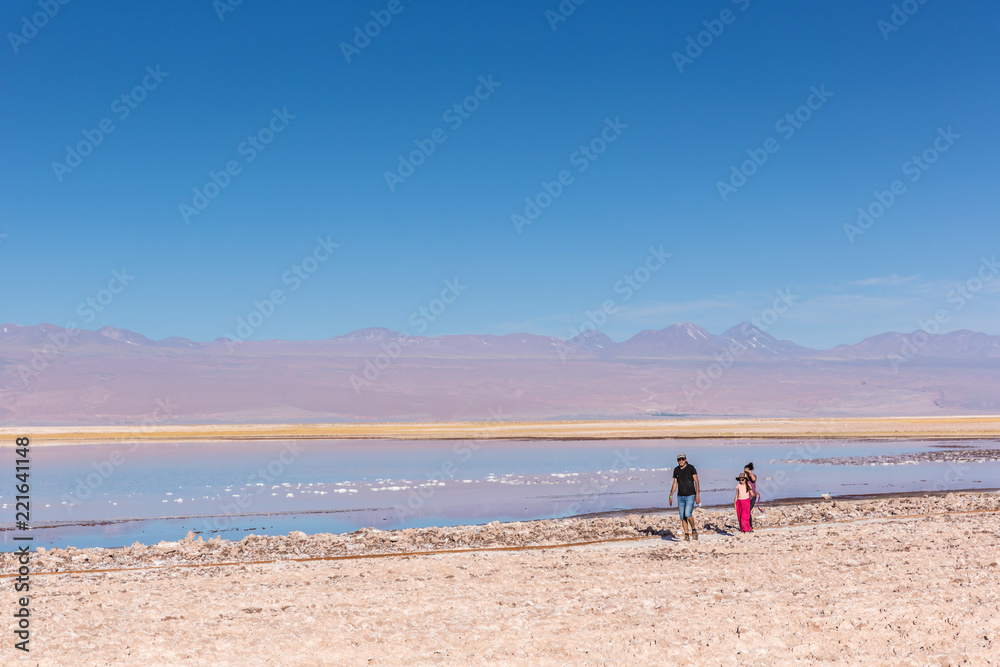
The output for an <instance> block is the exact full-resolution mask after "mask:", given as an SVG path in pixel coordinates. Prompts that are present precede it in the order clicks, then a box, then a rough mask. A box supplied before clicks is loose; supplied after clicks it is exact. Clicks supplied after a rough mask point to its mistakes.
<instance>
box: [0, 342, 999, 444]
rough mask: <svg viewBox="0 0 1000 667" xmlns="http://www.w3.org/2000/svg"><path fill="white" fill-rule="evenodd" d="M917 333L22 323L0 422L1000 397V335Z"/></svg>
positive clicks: (1, 349)
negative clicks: (828, 339)
mask: <svg viewBox="0 0 1000 667" xmlns="http://www.w3.org/2000/svg"><path fill="white" fill-rule="evenodd" d="M913 340H920V337H919V336H917V335H915V334H910V335H907V336H904V335H902V334H892V333H890V334H882V335H880V336H874V337H872V338H869V339H866V340H865V341H861V342H860V343H858V344H856V345H853V346H841V347H838V348H834V349H833V350H829V351H814V350H809V349H808V348H803V347H801V346H799V345H796V344H795V343H792V342H789V341H779V340H777V339H775V338H774V337H772V336H770V335H769V334H767V333H766V332H763V331H761V330H760V329H758V328H756V327H754V326H753V325H750V324H742V325H737V327H734V328H733V329H730V330H729V331H727V332H725V333H724V334H722V335H720V336H715V335H713V334H710V333H708V332H706V331H705V330H704V329H701V328H700V327H696V326H695V325H691V324H678V325H672V326H670V327H667V328H665V329H663V330H660V331H647V332H642V333H641V334H638V335H636V336H635V337H633V338H632V339H630V340H628V341H625V342H622V343H615V342H614V341H612V340H611V339H610V338H608V337H607V336H604V335H603V334H597V333H594V332H587V334H586V335H583V334H581V336H578V337H577V338H576V339H574V340H572V341H569V342H564V341H561V340H559V339H557V338H551V337H546V336H536V335H532V334H509V335H506V336H492V335H477V336H440V337H435V338H429V337H409V336H407V335H405V334H403V333H399V332H394V331H391V330H389V329H366V330H362V331H359V332H353V333H351V334H347V335H344V336H338V337H334V338H330V339H326V340H319V341H281V340H269V341H247V342H239V343H233V342H232V341H227V340H225V339H217V340H215V341H211V342H197V341H188V340H186V339H181V338H170V339H164V340H159V341H153V340H150V339H148V338H146V337H145V336H142V335H141V334H136V333H134V332H131V331H128V330H126V329H115V328H112V327H104V328H102V329H100V330H98V331H86V330H79V331H77V332H68V331H66V330H65V329H62V328H60V327H57V326H54V325H51V324H42V325H35V326H18V325H12V324H7V325H3V326H0V424H2V425H20V424H24V425H30V424H34V425H39V424H126V423H132V424H139V423H142V422H144V421H145V422H147V423H149V422H152V423H185V422H190V423H214V422H233V423H248V422H303V421H399V420H432V421H440V420H474V419H483V420H489V419H492V418H494V417H493V415H496V414H503V415H504V416H505V418H508V419H535V420H538V419H543V420H544V419H560V418H588V417H598V418H605V417H607V418H636V417H644V416H662V415H679V416H685V415H689V416H775V417H781V416H787V417H794V416H891V415H898V416H908V415H942V414H956V415H960V414H983V413H991V414H995V413H997V412H1000V355H998V354H997V352H996V350H997V349H1000V337H997V336H989V335H987V334H979V333H973V332H965V331H958V332H952V333H949V334H945V335H930V336H927V342H925V343H923V344H921V345H920V346H919V347H915V348H914V353H913V354H912V355H910V356H908V357H901V356H898V353H899V351H900V350H905V348H904V347H903V345H904V344H905V343H906V342H907V341H913ZM734 346H736V347H734ZM734 349H736V350H738V351H739V350H743V351H742V352H741V353H740V354H738V355H734V354H732V350H734ZM567 351H569V352H567ZM904 354H905V352H904ZM894 355H895V356H894ZM893 358H895V362H892V361H891V359H893ZM164 406H167V407H164Z"/></svg>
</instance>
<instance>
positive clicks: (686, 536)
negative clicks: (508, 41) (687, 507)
mask: <svg viewBox="0 0 1000 667" xmlns="http://www.w3.org/2000/svg"><path fill="white" fill-rule="evenodd" d="M684 541H685V542H690V541H691V536H690V535H688V534H687V533H684Z"/></svg>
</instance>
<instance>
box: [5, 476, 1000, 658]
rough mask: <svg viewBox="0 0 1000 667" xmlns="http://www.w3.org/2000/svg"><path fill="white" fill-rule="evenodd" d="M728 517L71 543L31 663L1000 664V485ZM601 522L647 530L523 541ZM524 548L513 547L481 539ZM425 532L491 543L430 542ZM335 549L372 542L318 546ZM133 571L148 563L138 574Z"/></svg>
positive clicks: (43, 602) (607, 527)
mask: <svg viewBox="0 0 1000 667" xmlns="http://www.w3.org/2000/svg"><path fill="white" fill-rule="evenodd" d="M731 515H732V511H731V510H709V511H706V510H697V511H696V517H697V518H698V522H699V525H700V531H701V536H702V539H701V540H699V541H697V542H679V541H675V539H674V536H673V530H675V529H676V528H677V519H676V515H674V514H672V513H667V514H664V515H646V516H636V515H616V516H611V517H594V518H578V519H565V520H553V521H545V522H530V523H518V524H498V523H493V524H489V525H487V526H476V527H459V528H453V529H439V528H427V529H408V530H405V531H391V532H387V531H359V532H357V533H352V534H350V535H346V536H343V535H341V536H333V535H315V536H305V535H301V534H293V535H289V536H284V537H259V536H248V537H247V538H246V539H244V540H242V541H241V542H225V541H220V540H210V541H202V540H200V539H187V540H184V541H183V542H174V543H163V544H160V545H154V546H151V547H145V546H141V545H136V546H135V547H132V548H129V549H122V550H57V551H54V552H50V553H46V554H38V555H37V556H36V558H37V562H36V565H35V567H36V568H37V569H39V570H41V571H53V570H56V569H62V570H66V569H72V570H83V571H75V572H65V573H62V574H50V575H38V576H36V577H35V578H34V579H33V584H32V585H33V592H34V596H33V598H32V600H33V602H32V604H33V610H32V619H33V626H32V628H33V635H32V642H33V643H32V653H31V657H32V659H33V662H36V663H37V664H39V665H61V664H67V662H72V663H73V664H140V663H141V664H190V665H219V664H234V665H235V664H239V665H264V664H283V665H340V664H385V665H396V664H437V663H444V664H487V663H493V662H501V661H502V662H505V663H507V664H519V665H520V664H523V665H539V664H541V665H557V664H691V665H695V664H697V665H703V664H709V665H712V664H741V665H793V664H812V663H816V662H823V661H826V662H830V663H832V664H862V663H864V664H882V665H925V664H941V665H950V664H975V665H994V664H998V663H1000V660H998V658H997V655H998V651H997V649H998V647H1000V641H998V639H1000V601H998V599H997V596H996V592H997V590H1000V566H998V554H1000V495H997V494H996V493H958V494H949V495H947V496H944V497H926V496H923V497H922V496H912V497H903V498H898V497H897V498H892V499H876V500H863V501H833V502H818V503H800V504H791V505H782V506H774V507H772V508H770V509H769V511H768V512H767V513H766V514H764V515H762V516H761V517H760V521H759V524H758V526H759V529H758V531H757V532H755V533H753V534H748V535H742V534H739V533H734V532H733V527H734V523H735V521H734V517H732V516H731ZM595 538H597V539H618V540H629V538H638V539H631V540H629V541H615V542H607V543H597V544H590V545H587V546H575V547H566V546H556V545H555V544H549V545H548V546H547V548H541V549H532V550H518V549H520V548H521V547H523V546H528V545H535V546H545V543H546V542H566V541H577V540H581V539H584V540H588V539H595ZM352 545H353V546H352ZM505 545H506V546H507V547H509V548H511V549H512V550H507V551H497V550H494V551H489V550H482V549H484V548H487V547H493V548H496V547H503V546H505ZM428 548H430V549H431V550H440V549H446V550H447V549H452V550H454V549H456V548H475V549H480V550H476V551H466V552H458V553H439V554H434V555H412V553H413V552H414V551H417V550H426V549H428ZM393 551H396V552H398V553H395V554H394V555H382V554H388V553H391V552H393ZM338 554H339V555H342V556H344V555H346V556H351V554H353V555H354V556H358V555H361V556H366V557H363V558H357V557H349V558H346V559H342V560H305V559H308V558H323V557H329V556H336V555H338ZM407 554H411V555H407ZM372 556H375V557H372ZM4 558H5V559H8V560H9V556H7V555H4ZM295 559H299V560H295ZM255 561H256V562H255ZM261 561H272V562H261ZM4 565H5V568H4V571H6V572H9V571H10V569H9V565H10V563H8V562H6V561H5V562H4ZM191 565H195V567H190V566H191ZM136 567H137V568H145V569H137V570H127V569H125V570H123V569H122V568H136ZM149 568H157V569H149ZM100 569H104V570H108V569H110V570H114V571H102V572H99V571H96V570H100ZM85 570H91V571H90V572H87V571H85ZM10 650H11V649H9V648H5V649H4V652H5V654H6V653H8V652H9V651H10Z"/></svg>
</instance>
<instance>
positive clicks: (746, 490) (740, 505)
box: [734, 473, 753, 533]
mask: <svg viewBox="0 0 1000 667" xmlns="http://www.w3.org/2000/svg"><path fill="white" fill-rule="evenodd" d="M736 481H737V484H736V501H735V503H734V504H735V506H736V517H737V518H738V519H739V521H740V532H743V533H749V532H751V531H752V530H753V528H751V527H750V501H751V500H752V499H753V491H752V490H751V489H750V480H749V479H748V478H747V476H746V473H741V474H740V476H739V477H737V478H736Z"/></svg>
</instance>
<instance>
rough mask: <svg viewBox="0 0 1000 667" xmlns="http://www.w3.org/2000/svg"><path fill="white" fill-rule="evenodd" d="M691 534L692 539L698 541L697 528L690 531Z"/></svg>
mask: <svg viewBox="0 0 1000 667" xmlns="http://www.w3.org/2000/svg"><path fill="white" fill-rule="evenodd" d="M691 536H692V537H694V539H695V541H696V542H697V541H698V531H697V530H695V531H692V532H691Z"/></svg>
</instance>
